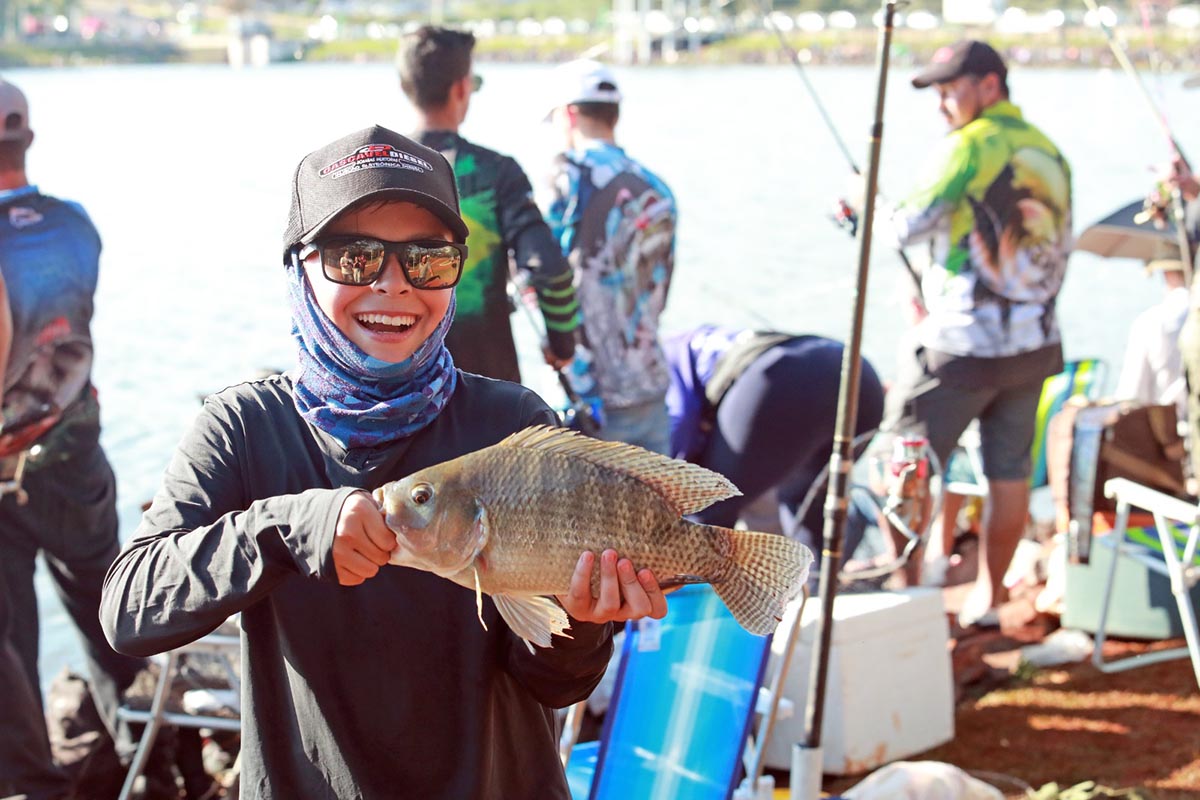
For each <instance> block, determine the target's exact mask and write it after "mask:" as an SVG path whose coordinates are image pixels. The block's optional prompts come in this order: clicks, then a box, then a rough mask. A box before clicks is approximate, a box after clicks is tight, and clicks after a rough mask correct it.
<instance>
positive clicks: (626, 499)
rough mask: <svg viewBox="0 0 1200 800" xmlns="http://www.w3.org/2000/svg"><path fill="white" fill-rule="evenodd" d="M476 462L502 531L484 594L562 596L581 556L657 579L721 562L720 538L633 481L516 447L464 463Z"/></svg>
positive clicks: (488, 558) (480, 486)
mask: <svg viewBox="0 0 1200 800" xmlns="http://www.w3.org/2000/svg"><path fill="white" fill-rule="evenodd" d="M502 452H503V451H502ZM476 457H479V461H480V463H479V465H478V466H477V467H476V469H474V470H473V472H474V474H475V475H476V476H478V477H480V478H484V479H483V480H479V481H478V482H477V483H476V484H475V487H474V488H475V491H476V492H477V493H478V496H479V497H480V498H481V500H482V501H483V504H484V505H485V506H486V507H487V509H488V517H489V520H490V522H491V524H492V525H493V527H494V529H495V531H497V535H496V536H494V537H493V538H492V539H490V540H489V542H488V545H487V546H486V547H485V548H484V550H483V552H482V554H481V557H482V559H483V562H484V569H482V570H481V574H480V582H481V587H482V589H483V591H485V592H488V593H492V592H496V591H522V592H532V593H534V594H564V593H566V591H567V588H568V586H569V584H570V579H571V575H572V574H573V572H574V570H575V565H576V563H577V562H578V560H579V554H580V553H582V552H583V551H584V550H590V551H592V552H594V553H597V554H599V553H600V552H602V551H603V550H605V549H609V548H611V549H614V550H616V551H617V552H619V553H620V554H621V555H622V556H624V557H626V558H629V559H630V560H631V561H632V562H633V563H634V566H635V567H636V568H638V569H642V568H649V569H650V570H652V571H653V572H654V574H655V576H656V577H658V578H659V580H660V581H666V580H668V578H669V577H671V576H676V575H698V574H704V572H705V568H706V567H707V568H708V570H709V571H711V570H712V568H713V567H714V565H716V564H717V563H718V559H717V558H716V557H714V556H715V550H714V548H715V547H719V546H720V543H718V542H714V541H713V539H714V538H719V537H714V535H712V534H710V533H709V532H708V529H706V528H704V527H702V526H697V525H687V524H685V523H683V521H682V520H680V519H679V516H678V515H677V514H675V513H674V512H673V511H672V510H671V509H670V508H668V507H667V505H666V503H665V502H664V501H663V499H662V496H661V495H659V494H658V493H657V492H656V491H654V490H653V489H652V488H650V487H649V486H648V485H647V484H645V483H644V482H642V481H640V480H637V479H636V478H633V477H631V476H628V475H625V474H622V473H619V472H617V471H615V470H612V469H609V468H606V467H603V466H599V465H596V464H593V463H590V462H587V461H582V460H580V459H577V458H571V457H569V456H565V455H563V454H560V453H555V452H543V451H532V452H530V453H528V454H527V455H526V454H525V453H524V452H523V451H520V450H516V449H513V450H512V451H511V452H506V453H503V454H502V455H500V456H499V457H497V458H495V459H494V460H492V461H491V463H485V462H484V460H485V459H486V458H487V457H486V456H480V454H474V455H471V456H467V457H466V458H465V459H464V460H465V461H466V462H467V463H468V464H470V463H471V462H472V461H474V460H475V459H476ZM472 466H474V465H473V464H472ZM530 486H536V487H538V491H537V493H536V494H532V493H530V491H529V487H530ZM598 581H599V579H598V578H596V579H595V581H594V583H593V587H592V588H593V592H595V593H598V591H599V582H598Z"/></svg>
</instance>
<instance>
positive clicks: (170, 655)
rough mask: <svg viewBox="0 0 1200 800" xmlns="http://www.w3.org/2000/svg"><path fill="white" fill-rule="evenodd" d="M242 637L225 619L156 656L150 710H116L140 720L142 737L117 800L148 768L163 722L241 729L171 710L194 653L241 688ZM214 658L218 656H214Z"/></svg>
mask: <svg viewBox="0 0 1200 800" xmlns="http://www.w3.org/2000/svg"><path fill="white" fill-rule="evenodd" d="M240 650H241V637H240V636H239V634H238V632H237V626H236V622H235V621H234V619H233V618H231V619H230V620H229V621H227V622H225V623H224V624H223V625H222V626H221V627H220V628H218V629H217V630H216V631H215V632H213V633H210V634H209V635H207V636H204V637H201V638H200V639H197V640H196V641H194V642H191V643H189V644H186V645H183V646H182V647H179V648H176V649H174V650H169V651H167V652H166V653H164V654H162V655H161V656H159V657H157V660H158V662H159V673H158V681H157V683H156V684H155V688H154V696H153V698H152V699H151V701H150V708H149V710H139V709H135V708H131V707H129V706H128V705H123V706H122V707H121V708H119V709H118V710H117V718H118V719H119V720H121V721H124V722H132V723H140V724H143V725H144V726H145V727H144V728H143V729H142V735H141V738H140V739H139V740H138V746H137V750H136V751H135V752H134V755H133V760H132V761H131V762H130V765H129V771H128V772H127V773H126V774H125V783H124V784H123V785H122V787H121V794H120V795H119V796H118V800H129V798H131V797H132V796H133V788H134V784H135V782H136V781H137V779H138V776H139V775H141V774H142V772H143V770H145V769H146V762H147V760H148V759H149V757H150V751H151V750H152V749H153V748H154V741H155V739H156V738H157V737H158V732H159V731H160V730H162V726H163V725H174V726H176V727H181V728H210V729H212V730H221V731H239V730H241V720H240V718H238V717H234V718H230V717H224V716H215V715H211V714H192V713H188V712H187V711H185V710H168V709H169V708H170V707H171V705H173V704H171V702H170V701H171V698H172V695H173V694H174V693H175V690H176V689H177V687H178V685H179V683H180V682H181V681H182V680H183V679H184V663H185V662H186V661H187V659H188V658H190V657H193V656H200V657H208V658H210V659H212V660H213V661H215V662H216V663H217V664H219V665H220V666H221V668H222V669H223V671H224V677H225V681H226V682H227V684H228V685H229V686H230V688H232V689H233V690H234V691H238V690H239V689H240V680H239V676H238V673H237V670H236V669H235V668H234V666H233V665H234V663H236V662H237V661H238V660H239V653H240ZM213 657H215V658H213Z"/></svg>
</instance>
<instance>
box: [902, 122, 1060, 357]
mask: <svg viewBox="0 0 1200 800" xmlns="http://www.w3.org/2000/svg"><path fill="white" fill-rule="evenodd" d="M929 174H930V177H929V178H928V179H926V180H925V181H923V182H922V185H921V186H920V187H919V188H918V189H917V191H915V192H914V193H913V194H912V195H910V197H909V198H908V199H907V200H905V202H904V203H903V205H902V206H900V207H899V208H898V209H897V210H896V212H895V213H894V214H893V216H892V223H893V225H894V227H895V232H896V236H897V243H898V244H899V245H900V246H906V245H909V244H912V243H915V242H920V241H925V240H930V257H931V263H930V266H929V268H928V269H926V270H925V273H924V276H923V278H922V281H921V288H922V292H923V294H924V299H925V305H926V308H927V309H928V310H929V316H928V317H926V318H925V319H924V320H922V321H921V323H920V325H919V326H918V329H917V331H918V336H919V338H920V341H921V343H922V344H923V345H925V346H926V347H928V348H930V349H932V350H937V351H939V352H942V353H948V354H950V355H963V356H965V355H970V356H977V357H983V358H999V357H1002V356H1011V355H1017V354H1019V353H1025V352H1029V351H1032V350H1036V349H1039V348H1042V347H1045V346H1050V345H1056V344H1058V343H1059V342H1060V334H1059V328H1058V319H1057V316H1056V314H1055V303H1056V298H1057V296H1058V291H1059V289H1060V288H1061V287H1062V282H1063V277H1064V276H1065V274H1066V268H1067V256H1068V255H1069V254H1070V251H1071V247H1072V245H1073V239H1072V234H1071V171H1070V167H1069V166H1068V165H1067V162H1066V159H1064V158H1063V157H1062V155H1061V154H1060V153H1059V151H1058V149H1057V148H1056V147H1055V146H1054V144H1053V143H1051V142H1050V140H1049V139H1047V138H1046V136H1045V135H1044V134H1043V133H1042V132H1041V131H1039V130H1038V129H1037V128H1035V127H1033V126H1032V125H1030V124H1029V123H1028V122H1026V121H1025V120H1024V118H1023V117H1022V115H1021V111H1020V109H1018V108H1017V107H1016V106H1015V105H1013V104H1012V103H1011V102H1009V101H1007V100H1002V101H1000V102H998V103H995V104H993V105H991V106H989V107H988V108H987V109H985V110H984V111H983V112H982V113H981V115H980V116H979V118H978V119H975V120H973V121H971V122H969V123H968V124H966V125H964V126H963V127H962V128H960V129H958V130H956V131H952V132H951V133H950V134H949V135H948V136H947V137H946V139H945V140H944V142H943V143H942V147H941V148H940V150H939V151H938V153H936V154H935V159H934V164H933V170H932V171H931V172H930V173H929Z"/></svg>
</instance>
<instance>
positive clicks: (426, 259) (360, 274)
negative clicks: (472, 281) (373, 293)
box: [300, 236, 467, 289]
mask: <svg viewBox="0 0 1200 800" xmlns="http://www.w3.org/2000/svg"><path fill="white" fill-rule="evenodd" d="M313 253H319V254H320V256H321V267H322V271H323V272H324V273H325V277H326V278H328V279H329V280H331V281H333V282H334V283H341V284H344V285H347V286H369V285H371V284H372V283H374V282H375V281H376V280H378V278H379V276H380V275H381V274H382V273H383V268H384V265H386V264H387V257H388V255H389V254H390V255H395V256H396V260H397V261H398V262H399V264H400V268H401V269H402V270H403V271H404V277H405V278H406V279H407V280H408V282H409V284H410V285H412V287H413V288H415V289H451V288H453V287H454V285H455V284H457V283H458V279H459V278H461V277H462V269H463V263H464V262H465V261H466V260H467V246H466V245H465V244H458V243H456V242H447V241H444V240H441V239H422V240H420V241H416V242H388V241H384V240H383V239H374V238H372V237H369V236H331V237H329V238H326V239H318V240H317V241H315V242H313V243H312V244H310V245H307V246H306V247H304V248H303V249H302V250H301V251H300V260H301V261H304V260H305V259H307V258H308V257H309V256H311V255H312V254H313Z"/></svg>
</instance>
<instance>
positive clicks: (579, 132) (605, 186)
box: [547, 60, 677, 453]
mask: <svg viewBox="0 0 1200 800" xmlns="http://www.w3.org/2000/svg"><path fill="white" fill-rule="evenodd" d="M552 81H553V87H554V90H553V91H554V95H553V99H552V100H551V102H550V104H549V105H550V107H551V111H550V113H549V116H548V119H549V120H550V122H551V123H552V124H553V125H554V127H555V128H556V129H557V130H559V131H560V132H561V133H562V135H563V139H564V143H565V145H566V151H565V152H563V153H562V154H560V155H559V156H558V158H557V159H556V167H555V174H554V178H553V191H554V194H553V200H552V202H551V203H550V207H549V211H548V214H547V221H548V222H549V223H550V228H551V230H552V231H554V234H555V236H556V237H557V238H558V241H559V243H560V244H561V245H562V249H563V253H564V254H565V255H566V256H567V260H568V261H569V262H570V264H571V267H572V268H573V270H574V271H575V291H576V296H577V297H578V299H579V306H580V315H581V328H580V330H581V339H582V341H581V344H580V349H579V351H578V356H577V357H578V359H580V361H581V362H584V363H585V364H586V365H587V366H586V369H580V368H579V367H580V364H576V365H574V368H571V369H570V372H571V373H572V374H574V375H576V376H578V374H579V373H580V372H586V373H587V375H586V376H585V377H584V381H583V382H584V383H586V384H587V385H586V386H581V387H579V388H577V390H578V391H588V390H589V389H590V388H591V383H592V381H593V380H594V383H595V389H594V391H595V393H596V394H598V396H599V400H600V403H601V406H602V414H601V419H602V425H601V429H600V432H599V436H600V438H602V439H608V440H611V441H623V442H627V443H629V444H636V445H640V446H642V447H645V448H646V449H648V450H654V451H656V452H659V453H667V452H668V450H669V446H670V444H669V432H670V425H669V422H668V418H667V408H666V403H665V398H666V394H667V386H668V384H669V382H670V379H669V376H668V373H667V366H666V362H665V359H664V358H663V353H662V347H661V346H660V344H659V337H658V321H659V315H660V314H661V313H662V310H663V306H664V305H665V304H666V300H667V290H668V289H669V288H670V284H671V273H672V272H673V270H674V267H675V228H676V222H677V209H676V205H675V197H674V195H673V194H672V193H671V190H670V189H669V188H668V187H667V185H666V183H664V182H663V180H662V179H661V178H659V177H658V176H657V175H655V174H654V173H653V172H651V171H650V170H648V169H646V168H645V167H644V166H642V165H641V164H640V163H638V162H637V161H635V160H634V159H633V158H631V157H630V156H629V155H628V154H627V153H626V152H625V150H624V149H622V148H621V147H619V146H618V145H617V143H616V136H615V130H616V125H617V120H618V119H619V117H620V103H621V99H622V96H621V91H620V89H618V88H617V82H616V78H615V77H614V76H613V74H612V72H611V71H610V70H609V69H608V68H607V67H605V66H604V65H603V64H600V63H599V62H596V61H589V60H580V61H572V62H570V63H568V64H563V65H562V66H560V67H558V68H556V69H555V71H554V74H553V76H552Z"/></svg>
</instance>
